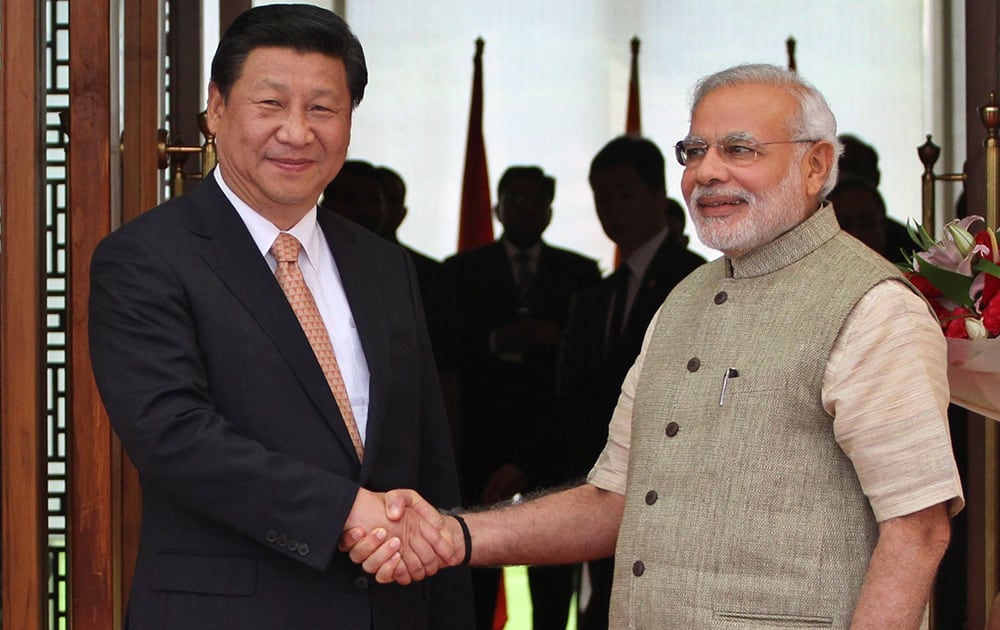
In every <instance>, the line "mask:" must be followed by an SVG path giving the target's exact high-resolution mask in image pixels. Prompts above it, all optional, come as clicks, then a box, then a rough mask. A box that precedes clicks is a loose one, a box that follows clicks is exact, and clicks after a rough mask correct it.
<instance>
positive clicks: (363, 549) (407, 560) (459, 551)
mask: <svg viewBox="0 0 1000 630" xmlns="http://www.w3.org/2000/svg"><path fill="white" fill-rule="evenodd" d="M467 532H468V529H467V528H466V527H465V524H464V521H461V520H460V519H459V518H457V517H453V516H449V515H446V514H442V513H441V512H439V511H438V510H437V509H436V508H435V507H434V506H433V505H431V504H430V503H428V502H427V501H426V500H425V499H424V498H423V497H421V496H420V495H419V494H418V493H417V492H416V491H414V490H392V491H390V492H387V493H384V494H382V493H375V492H371V491H369V490H365V489H364V488H362V489H361V490H359V491H358V496H357V499H355V502H354V507H353V508H352V510H351V513H350V514H349V515H348V517H347V522H346V523H345V525H344V533H343V535H342V536H341V538H340V544H339V548H340V550H341V551H343V552H346V553H347V554H348V555H349V556H350V558H351V561H353V562H355V563H357V564H360V565H361V567H362V568H363V569H364V570H365V571H366V572H367V573H370V574H372V575H374V576H375V581H376V582H379V583H380V584H388V583H390V582H396V583H398V584H410V583H411V582H414V581H419V580H422V579H424V578H425V577H430V576H432V575H434V574H435V573H437V572H438V570H440V569H442V568H447V567H452V566H457V565H459V564H463V563H467V562H468V556H469V555H471V548H470V546H469V542H470V539H469V536H468V533H467Z"/></svg>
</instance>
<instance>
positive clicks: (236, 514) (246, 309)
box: [90, 177, 471, 630]
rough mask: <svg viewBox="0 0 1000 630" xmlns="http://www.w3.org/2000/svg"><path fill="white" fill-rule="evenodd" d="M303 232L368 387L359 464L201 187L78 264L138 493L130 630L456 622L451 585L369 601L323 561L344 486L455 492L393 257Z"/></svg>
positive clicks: (353, 570) (339, 565)
mask: <svg viewBox="0 0 1000 630" xmlns="http://www.w3.org/2000/svg"><path fill="white" fill-rule="evenodd" d="M318 220H319V223H320V226H321V227H322V230H323V233H324V234H325V236H326V239H327V241H328V243H329V244H330V248H331V250H332V252H333V255H334V258H335V260H336V263H337V267H338V269H339V272H340V275H341V277H342V280H343V284H344V289H345V291H346V294H347V297H348V301H349V302H350V304H351V310H352V312H353V315H354V319H355V321H356V323H357V327H358V334H359V335H360V338H361V342H362V346H363V348H364V352H365V356H366V358H367V362H368V367H369V370H370V372H371V385H370V408H369V417H368V430H367V434H368V437H367V441H366V451H365V457H364V464H363V465H361V464H360V463H359V461H358V458H357V456H356V454H355V453H354V450H353V448H352V446H351V441H350V438H349V437H348V435H347V431H346V429H345V428H344V423H343V420H342V418H341V416H340V412H339V411H338V409H337V405H336V402H335V401H334V398H333V395H332V394H331V392H330V390H329V388H328V386H327V384H326V381H325V380H324V378H323V374H322V371H321V370H320V367H319V364H318V362H317V361H316V359H315V356H314V355H313V354H312V351H311V349H310V347H309V344H308V341H307V340H306V337H305V335H304V334H303V332H302V329H301V327H300V326H299V324H298V321H297V320H296V318H295V315H294V314H293V312H292V310H291V307H290V306H289V305H288V302H287V300H286V299H285V297H284V294H283V293H282V291H281V288H280V287H279V286H278V283H277V281H276V279H275V278H274V275H273V274H272V273H271V271H270V269H269V268H268V266H267V263H266V261H265V260H264V258H263V257H262V256H261V254H260V251H259V250H258V249H257V248H256V246H255V244H254V242H253V240H252V238H251V237H250V234H249V232H248V231H247V229H246V227H245V226H244V224H243V223H242V221H241V220H240V218H239V216H238V215H237V214H236V211H235V210H234V209H233V207H232V206H231V205H230V204H229V202H228V201H227V200H226V198H225V196H224V195H223V194H222V193H221V191H220V190H219V188H218V186H217V184H216V183H215V180H214V178H211V177H210V178H208V180H207V181H206V182H204V183H203V184H202V185H200V186H199V187H198V188H197V189H196V190H195V191H194V192H192V193H191V194H189V195H187V196H184V197H180V198H178V199H175V200H172V201H170V202H168V203H166V204H164V205H163V206H161V207H159V208H157V209H154V210H151V211H150V212H148V213H146V214H144V215H142V216H140V217H139V218H137V219H135V220H134V221H132V222H130V223H128V224H126V225H125V226H123V227H122V228H121V229H120V230H118V231H117V232H115V233H113V234H111V235H110V236H108V237H107V238H106V239H105V240H104V241H103V242H102V243H101V244H100V245H99V246H98V248H97V250H96V252H95V254H94V258H93V261H92V267H91V282H92V287H91V298H90V348H91V356H92V362H93V368H94V374H95V376H96V378H97V383H98V386H99V388H100V391H101V396H102V398H103V401H104V404H105V406H106V408H107V410H108V414H109V416H110V419H111V422H112V424H113V426H114V428H115V431H116V432H117V433H118V435H119V436H120V438H121V440H122V443H123V445H124V446H125V449H126V451H127V452H128V454H129V456H130V457H131V458H132V460H133V462H134V463H135V465H136V467H137V468H138V471H139V474H140V478H141V482H142V491H143V492H142V506H143V507H142V509H143V513H142V533H141V541H140V546H139V556H138V563H137V566H136V572H135V578H134V580H133V584H132V588H131V596H130V601H129V610H128V627H130V628H139V629H141V630H146V629H155V628H164V629H177V628H185V629H192V628H194V629H198V628H205V629H206V630H208V629H213V630H218V629H220V628H233V629H236V628H239V629H240V630H245V629H248V628H261V629H268V630H274V629H286V628H287V629H288V630H299V629H301V628H338V629H339V628H345V629H350V630H369V629H372V628H374V629H397V628H399V629H403V628H406V629H409V628H434V629H435V630H436V629H437V628H455V629H464V628H468V627H470V625H469V624H471V604H470V599H469V594H470V589H469V585H468V576H467V572H466V571H465V570H448V571H445V572H443V573H442V574H440V575H439V576H438V577H437V578H434V579H433V580H430V581H428V583H427V584H418V585H415V586H407V587H402V586H396V585H389V586H385V585H379V584H376V583H375V581H374V580H373V579H369V578H367V577H366V576H365V575H364V573H363V572H362V571H361V569H360V568H359V567H357V566H356V565H354V564H352V563H351V562H350V560H349V558H348V557H347V556H346V555H345V554H343V553H341V552H338V551H337V549H336V546H337V540H338V538H339V536H340V533H341V530H342V529H343V524H344V522H345V519H346V517H347V515H348V513H349V512H350V509H351V506H352V503H353V501H354V498H355V494H356V492H357V490H358V487H359V486H363V487H365V488H369V489H372V490H376V491H381V490H389V489H391V488H397V487H413V488H416V489H417V490H418V491H419V492H420V493H421V494H423V495H424V496H425V497H426V498H427V499H428V500H430V501H431V502H433V503H434V504H435V505H439V506H442V507H447V506H451V505H456V504H457V503H458V500H459V497H458V487H457V479H456V473H455V468H454V463H453V461H452V458H451V456H450V453H451V452H452V449H451V445H450V443H449V440H448V427H447V423H446V419H445V415H444V413H443V411H442V408H441V401H440V393H439V391H438V386H437V383H436V378H435V370H434V364H433V361H432V359H431V353H430V348H429V344H428V340H427V333H426V330H425V328H424V326H423V324H422V322H423V315H422V313H421V303H420V299H419V295H418V290H417V284H416V280H415V276H414V272H413V266H412V263H411V262H410V259H409V256H408V255H406V254H405V253H404V252H403V250H402V249H400V248H399V247H397V246H396V245H393V244H390V243H388V242H387V241H384V240H383V239H381V238H379V237H376V236H374V235H372V234H370V233H368V232H366V231H365V230H363V229H360V228H358V227H356V226H354V225H353V224H351V223H350V222H348V221H346V220H344V219H341V218H339V217H335V216H333V214H332V213H326V212H320V213H319V219H318Z"/></svg>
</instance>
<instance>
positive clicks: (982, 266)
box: [972, 258, 1000, 278]
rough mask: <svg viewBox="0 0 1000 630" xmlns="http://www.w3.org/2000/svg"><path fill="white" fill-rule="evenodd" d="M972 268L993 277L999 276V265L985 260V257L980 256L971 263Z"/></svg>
mask: <svg viewBox="0 0 1000 630" xmlns="http://www.w3.org/2000/svg"><path fill="white" fill-rule="evenodd" d="M972 268H973V269H975V270H976V271H981V272H983V273H988V274H990V275H991V276H993V277H994V278H1000V265H997V264H996V263H994V262H992V261H989V260H986V259H985V258H980V259H979V260H977V261H976V262H975V264H973V265H972Z"/></svg>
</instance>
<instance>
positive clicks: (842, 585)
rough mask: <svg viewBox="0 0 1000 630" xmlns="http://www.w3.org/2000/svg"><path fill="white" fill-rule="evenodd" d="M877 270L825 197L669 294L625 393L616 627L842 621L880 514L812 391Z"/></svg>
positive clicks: (876, 260)
mask: <svg viewBox="0 0 1000 630" xmlns="http://www.w3.org/2000/svg"><path fill="white" fill-rule="evenodd" d="M887 278H900V279H901V276H900V275H899V273H898V271H896V269H895V267H893V266H892V265H891V264H889V263H888V262H886V261H884V260H883V259H882V258H881V257H880V256H878V255H877V254H875V253H874V252H872V251H871V250H869V249H868V248H866V247H865V246H864V245H862V244H861V243H859V242H858V241H856V240H854V239H853V238H851V237H850V236H848V235H847V234H846V233H844V232H842V231H840V228H839V226H838V224H837V220H836V218H835V216H834V213H833V209H832V207H831V206H829V205H825V206H824V207H822V208H820V210H819V211H817V212H816V213H815V214H814V215H813V216H812V217H810V218H809V219H808V220H806V221H805V222H803V223H802V224H800V225H799V226H797V227H796V228H794V229H793V230H792V231H790V232H788V233H786V234H784V235H783V236H781V237H779V238H778V239H777V240H775V241H773V242H771V243H769V244H767V245H765V246H763V247H761V248H758V249H757V250H754V251H753V252H750V253H749V254H747V255H745V256H742V257H740V258H738V259H736V260H734V261H728V260H725V259H719V260H716V261H714V262H713V263H710V264H708V265H703V266H702V267H701V268H699V269H698V270H696V271H695V272H693V273H692V274H691V275H690V276H688V278H687V279H686V280H685V281H684V282H683V283H682V284H680V285H678V286H677V287H676V288H675V289H674V290H673V292H672V293H671V294H670V296H669V297H668V298H667V300H666V302H665V303H664V305H663V307H662V310H661V313H660V315H659V318H658V324H657V327H656V329H655V330H654V331H652V333H651V334H652V337H651V341H650V344H649V349H648V351H647V354H646V358H645V364H644V368H643V371H642V374H641V375H640V377H639V380H638V384H637V389H636V396H635V404H634V413H633V419H632V439H631V452H630V458H629V475H628V489H627V493H626V507H625V514H624V519H623V522H622V527H621V532H620V534H619V538H618V546H617V552H616V567H615V580H614V594H613V596H612V610H611V619H612V626H613V627H615V628H641V629H646V630H666V629H672V628H676V629H678V630H680V629H683V630H690V629H692V628H726V629H729V628H732V629H737V628H738V629H743V630H745V629H748V628H788V627H792V628H813V627H815V628H830V627H832V628H846V627H847V626H848V624H849V623H850V619H851V614H852V612H853V608H854V603H855V601H856V599H857V595H858V592H859V590H860V587H861V583H862V580H863V578H864V575H865V571H866V569H867V566H868V560H869V557H870V556H871V551H872V549H873V548H874V545H875V542H876V536H877V526H876V523H875V520H874V516H873V514H872V511H871V508H870V507H869V504H868V501H867V499H866V498H865V496H864V494H862V491H861V488H860V485H859V483H858V480H857V477H856V475H855V473H854V470H853V468H852V466H851V462H850V461H849V460H848V459H847V457H846V456H845V455H844V453H843V452H842V451H841V449H840V447H839V446H838V445H837V443H836V441H835V440H834V435H833V419H832V418H831V417H830V416H829V415H828V414H827V413H826V412H825V411H824V410H823V407H822V403H821V399H820V392H821V387H822V379H823V373H824V369H825V366H826V361H827V357H828V355H829V354H830V350H831V348H832V346H833V344H834V342H835V340H836V338H837V335H838V334H839V332H840V330H841V328H842V326H843V324H844V321H845V319H846V318H847V316H848V314H849V313H850V312H851V309H852V308H853V307H854V305H855V304H856V303H857V302H858V300H859V299H860V298H861V297H862V296H863V295H864V294H865V293H866V292H867V291H868V290H869V289H870V288H871V287H872V286H874V285H875V284H877V283H878V282H881V281H883V280H885V279H887ZM734 372H735V374H738V375H735V374H734ZM727 373H729V374H730V377H729V378H728V379H726V374H727ZM724 380H725V381H726V382H725V394H724V396H723V387H724V385H723V383H724ZM720 402H721V404H720Z"/></svg>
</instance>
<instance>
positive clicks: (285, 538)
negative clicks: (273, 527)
mask: <svg viewBox="0 0 1000 630" xmlns="http://www.w3.org/2000/svg"><path fill="white" fill-rule="evenodd" d="M287 544H288V536H286V535H285V534H278V546H279V547H284V546H285V545H287Z"/></svg>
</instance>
